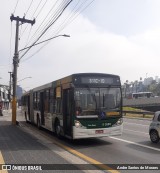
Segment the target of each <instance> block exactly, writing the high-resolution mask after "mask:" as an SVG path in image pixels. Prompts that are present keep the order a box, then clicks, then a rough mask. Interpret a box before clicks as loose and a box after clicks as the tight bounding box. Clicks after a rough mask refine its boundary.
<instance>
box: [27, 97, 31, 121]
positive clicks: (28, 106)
mask: <svg viewBox="0 0 160 173" xmlns="http://www.w3.org/2000/svg"><path fill="white" fill-rule="evenodd" d="M27 112H28V120H29V121H30V120H31V112H30V95H28V96H27Z"/></svg>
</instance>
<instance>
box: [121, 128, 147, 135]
mask: <svg viewBox="0 0 160 173" xmlns="http://www.w3.org/2000/svg"><path fill="white" fill-rule="evenodd" d="M123 130H126V131H131V132H135V133H142V134H144V135H149V133H145V132H140V131H136V130H130V129H126V128H123Z"/></svg>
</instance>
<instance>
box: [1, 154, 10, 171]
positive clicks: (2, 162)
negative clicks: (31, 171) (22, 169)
mask: <svg viewBox="0 0 160 173" xmlns="http://www.w3.org/2000/svg"><path fill="white" fill-rule="evenodd" d="M0 164H2V165H3V164H5V162H4V159H3V156H2V153H1V151H0ZM0 173H8V171H6V170H3V171H2V170H0Z"/></svg>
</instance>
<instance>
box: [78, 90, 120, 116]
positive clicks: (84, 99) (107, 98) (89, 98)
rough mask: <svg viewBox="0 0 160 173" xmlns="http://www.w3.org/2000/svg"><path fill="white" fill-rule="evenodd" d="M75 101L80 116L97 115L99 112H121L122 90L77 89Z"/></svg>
mask: <svg viewBox="0 0 160 173" xmlns="http://www.w3.org/2000/svg"><path fill="white" fill-rule="evenodd" d="M75 101H76V112H78V115H79V114H80V115H95V114H97V112H99V111H113V110H114V111H119V110H120V103H121V90H120V88H77V89H76V90H75ZM76 114H77V113H76Z"/></svg>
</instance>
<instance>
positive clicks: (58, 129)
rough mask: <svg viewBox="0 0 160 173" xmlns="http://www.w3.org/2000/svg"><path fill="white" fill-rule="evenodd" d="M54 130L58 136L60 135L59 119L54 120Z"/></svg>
mask: <svg viewBox="0 0 160 173" xmlns="http://www.w3.org/2000/svg"><path fill="white" fill-rule="evenodd" d="M55 132H56V135H57V137H58V138H60V137H61V127H60V122H59V120H57V121H56V123H55Z"/></svg>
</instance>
